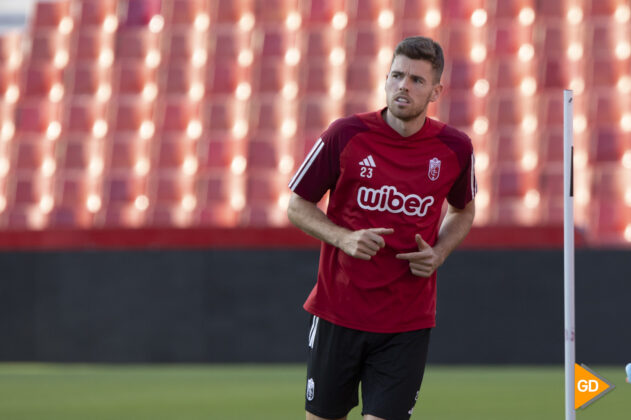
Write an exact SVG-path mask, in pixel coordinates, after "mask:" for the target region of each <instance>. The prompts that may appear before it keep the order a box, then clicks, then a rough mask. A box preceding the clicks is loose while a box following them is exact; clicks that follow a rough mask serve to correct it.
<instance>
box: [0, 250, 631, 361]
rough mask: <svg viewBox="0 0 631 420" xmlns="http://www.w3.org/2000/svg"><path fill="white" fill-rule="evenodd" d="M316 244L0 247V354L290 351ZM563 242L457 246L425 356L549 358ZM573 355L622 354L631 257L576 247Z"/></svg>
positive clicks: (559, 317)
mask: <svg viewBox="0 0 631 420" xmlns="http://www.w3.org/2000/svg"><path fill="white" fill-rule="evenodd" d="M317 255H318V254H317V252H316V251H296V250H293V251H291V250H274V251H243V250H239V251H225V250H221V251H219V250H208V251H127V252H122V251H121V252H112V251H109V252H108V251H98V252H97V251H94V252H92V251H90V252H19V253H18V252H15V253H12V252H5V253H0V273H1V277H0V360H7V361H20V360H38V361H82V362H299V361H303V360H304V358H305V352H306V340H307V328H308V322H309V319H308V315H307V314H306V313H305V312H304V311H303V310H302V303H303V301H304V299H305V298H306V296H307V295H308V293H309V291H310V289H311V287H312V285H313V282H314V281H315V274H316V269H317ZM562 261H563V260H562V252H561V251H556V250H555V251H470V250H466V251H458V252H456V253H454V254H453V255H452V256H451V257H450V258H449V260H448V261H447V264H446V265H445V266H444V267H443V268H441V270H440V272H439V289H438V290H439V292H438V293H439V297H438V324H439V325H438V327H437V328H436V329H435V330H434V332H433V336H432V345H431V350H430V361H431V362H433V363H560V362H562V360H563V262H562ZM576 261H577V269H576V273H577V291H576V301H577V305H576V306H577V315H576V325H577V361H579V362H582V363H586V364H596V363H616V364H620V363H626V362H629V361H631V328H630V327H629V323H630V322H631V255H630V253H629V252H628V251H600V250H599V251H594V250H581V251H577V255H576Z"/></svg>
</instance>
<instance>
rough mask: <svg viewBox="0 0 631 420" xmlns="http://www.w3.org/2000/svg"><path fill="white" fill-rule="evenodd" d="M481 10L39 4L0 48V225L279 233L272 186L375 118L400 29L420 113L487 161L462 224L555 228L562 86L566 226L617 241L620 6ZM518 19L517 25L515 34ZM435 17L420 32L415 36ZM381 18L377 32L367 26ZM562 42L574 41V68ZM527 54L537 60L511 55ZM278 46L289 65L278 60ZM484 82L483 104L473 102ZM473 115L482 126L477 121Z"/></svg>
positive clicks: (622, 211) (74, 0)
mask: <svg viewBox="0 0 631 420" xmlns="http://www.w3.org/2000/svg"><path fill="white" fill-rule="evenodd" d="M491 3H492V4H490V3H489V2H484V1H482V0H474V1H465V0H443V1H440V2H421V1H411V0H396V1H395V0H366V1H364V0H361V1H344V0H318V1H315V0H312V1H297V0H272V1H265V0H235V1H224V0H220V1H217V0H99V1H94V0H61V1H53V2H51V1H39V2H38V3H36V5H35V6H34V11H33V16H32V17H31V18H30V19H29V27H28V30H26V31H24V33H22V34H13V33H7V34H3V35H1V36H0V157H2V158H3V159H4V158H6V159H8V160H9V165H8V166H9V167H8V171H7V173H6V174H5V173H4V172H3V173H2V174H0V193H2V194H4V195H5V197H6V202H7V204H6V209H3V210H0V227H1V228H2V229H7V228H11V229H34V228H53V229H54V228H57V227H64V228H68V229H73V228H75V229H84V228H112V227H138V226H147V227H159V228H161V229H162V228H167V229H168V228H175V227H188V228H191V229H195V228H197V227H199V226H204V227H234V226H241V227H250V226H286V225H287V224H288V222H287V219H286V217H285V215H284V210H283V209H282V207H281V205H282V204H283V203H284V200H285V199H286V196H287V194H288V189H287V185H286V184H287V181H288V179H287V178H288V177H289V176H290V175H291V174H288V173H287V172H289V171H294V170H295V169H296V168H297V167H298V166H299V165H300V163H301V162H302V160H303V159H304V157H305V156H306V154H307V153H308V152H309V150H310V149H311V146H312V145H313V143H314V142H315V141H316V139H317V138H318V136H320V134H321V133H322V132H323V131H324V130H325V129H326V128H327V126H328V125H329V123H330V122H331V121H332V120H334V119H336V118H338V117H341V116H344V115H348V114H352V113H356V112H367V111H374V110H375V109H376V108H377V107H381V106H383V105H384V104H383V103H382V101H383V99H382V96H380V95H383V85H384V81H385V75H386V73H387V71H388V64H389V57H383V56H381V57H380V55H382V54H383V53H384V52H388V55H389V51H390V50H391V49H393V48H394V47H395V46H396V43H397V41H398V40H399V39H400V37H401V35H402V34H410V35H418V34H426V35H428V36H432V37H434V38H436V39H437V40H438V41H439V42H440V43H441V45H442V46H443V48H444V51H445V55H446V62H445V72H444V75H443V79H442V83H443V84H444V86H445V90H444V92H443V94H442V96H441V98H440V99H439V101H438V102H437V103H435V104H431V105H430V107H429V108H428V112H429V114H430V115H432V116H434V117H436V118H439V119H441V120H443V121H444V122H446V123H449V124H451V125H453V126H455V127H457V128H459V129H461V130H463V131H465V132H467V133H469V134H470V135H471V137H472V139H473V143H474V145H475V149H476V150H475V151H476V153H477V154H478V156H483V157H484V159H481V160H480V162H482V163H484V167H479V168H478V176H479V178H480V180H481V181H480V184H481V185H484V192H485V193H486V194H487V197H488V200H489V203H488V206H487V207H486V208H485V209H484V214H483V216H482V218H481V219H480V220H479V221H478V222H476V223H479V224H480V227H482V228H484V227H485V226H490V225H505V226H507V227H508V228H509V229H510V228H511V227H513V226H542V225H546V226H547V225H556V226H559V225H560V224H561V222H562V217H563V216H562V213H563V212H562V208H563V197H562V182H561V179H562V161H563V148H562V140H563V100H562V90H563V89H566V88H568V87H570V85H571V86H572V87H573V88H574V89H575V101H574V113H575V116H576V117H577V119H576V120H575V123H576V127H577V128H580V130H577V132H576V133H575V139H576V144H575V150H576V156H578V157H579V158H580V161H578V163H577V168H579V169H580V176H577V177H576V179H575V184H576V185H575V188H576V191H579V192H580V194H577V200H576V203H575V206H576V208H577V213H576V214H577V216H576V217H577V223H578V224H580V225H581V228H582V229H583V230H584V231H585V232H586V235H587V236H586V237H587V238H588V240H589V241H591V242H589V243H590V244H596V245H600V244H615V245H620V244H627V243H628V242H631V240H629V238H626V239H625V238H624V235H623V232H624V230H625V229H627V226H628V225H630V224H631V214H630V212H631V211H629V208H630V207H629V205H628V201H629V197H628V191H627V189H628V182H626V180H628V176H629V173H628V171H629V166H631V158H630V153H631V140H630V139H631V137H630V136H629V133H628V129H629V121H628V119H629V115H628V114H629V113H630V112H631V101H629V99H628V90H629V85H630V83H629V79H628V77H630V76H631V73H630V72H629V66H628V64H629V60H628V59H625V58H624V57H618V56H616V46H617V44H618V42H619V41H621V40H625V39H626V38H625V36H626V35H625V34H626V32H627V29H628V28H627V26H628V25H627V24H626V23H620V22H618V21H617V20H616V17H615V12H616V9H617V7H618V5H619V2H618V1H615V0H604V1H591V2H583V3H581V4H580V7H581V8H582V11H583V19H582V22H581V23H580V25H578V26H573V25H572V24H571V23H569V21H568V19H567V16H566V15H567V11H568V7H569V6H568V4H567V2H534V1H527V2H520V1H517V0H502V1H497V2H491ZM577 5H578V3H577ZM524 7H531V8H532V9H533V11H534V12H535V16H536V18H535V20H534V22H533V23H526V24H522V23H520V21H519V14H520V12H521V11H522V8H524ZM433 8H436V9H437V10H438V11H439V12H440V14H441V22H440V24H439V25H438V26H437V27H429V26H428V24H429V22H426V15H427V12H428V11H429V10H430V9H433ZM478 8H483V9H484V10H486V12H487V13H488V18H487V21H486V22H485V23H484V24H483V25H482V26H480V27H476V26H475V25H474V24H473V22H472V21H471V15H472V13H473V11H474V10H476V9H478ZM385 10H390V11H392V12H393V13H394V25H393V26H391V27H389V26H388V25H387V23H388V22H384V21H383V20H382V21H381V22H380V16H381V17H383V16H384V15H382V12H383V11H385ZM290 12H298V13H299V16H300V23H299V24H298V25H296V26H295V27H291V25H290V23H292V22H291V21H288V20H287V17H288V15H289V13H290ZM337 13H340V14H339V15H337V17H336V21H335V23H336V25H339V24H341V23H344V14H345V16H346V18H347V21H346V22H345V23H344V25H341V26H338V27H336V28H334V27H333V17H334V16H336V14H337ZM342 13H343V14H342ZM206 16H207V17H208V26H206V24H205V22H206V21H205V17H206ZM112 17H115V19H112ZM243 17H253V22H254V24H253V26H251V27H250V26H248V22H247V20H241V19H242V18H243ZM162 19H163V22H162ZM162 23H163V25H162ZM293 23H296V22H293ZM572 42H580V43H581V45H582V47H583V55H582V57H581V58H579V59H577V60H574V61H573V59H574V58H572V57H569V56H568V47H569V46H570V45H571V43H572ZM476 43H483V44H484V45H485V47H486V58H485V60H483V61H482V62H476V61H475V60H473V59H472V56H471V49H472V47H473V46H474V45H475V44H476ZM524 43H528V44H531V45H532V46H533V47H534V50H535V57H533V58H532V59H529V60H524V61H522V60H520V56H519V50H520V48H521V46H522V45H523V44H524ZM290 48H296V49H297V50H298V52H299V54H300V59H299V60H297V62H291V61H290V60H287V59H286V54H287V52H288V51H289V49H290ZM338 49H339V50H338ZM110 50H111V51H112V52H113V57H112V62H111V63H110V62H109V59H108V58H109V57H108V56H107V55H106V53H107V52H108V51H110ZM333 51H335V54H334V55H333V56H332V54H331V53H332V52H333ZM338 51H339V52H340V54H338ZM621 52H622V53H624V51H621ZM150 53H151V55H150ZM250 53H251V57H250ZM342 53H343V54H342ZM618 54H620V51H618ZM66 56H67V60H66ZM287 57H288V58H291V57H290V56H287ZM148 58H149V59H148ZM250 58H251V59H250ZM386 58H387V59H386ZM521 58H522V59H524V57H523V56H522V57H521ZM526 78H533V79H534V80H535V81H536V89H535V90H534V92H533V91H531V92H529V91H528V90H527V89H524V88H528V85H527V84H523V85H522V83H523V82H524V80H528V79H526ZM481 79H484V80H486V81H488V83H489V90H488V92H484V91H482V92H481V91H480V89H479V85H478V86H477V87H476V88H475V92H474V86H476V82H478V81H479V80H481ZM581 82H582V83H583V84H584V86H582V85H581ZM338 84H339V86H338ZM293 87H295V92H293V90H294V89H293ZM332 89H334V90H332ZM294 93H295V94H294ZM337 94H340V95H337ZM527 115H533V116H534V117H536V126H530V128H534V130H532V131H528V129H529V127H528V126H527V125H525V124H523V122H524V120H525V116H527ZM481 117H484V118H487V119H488V122H489V125H488V129H484V130H479V128H480V125H479V124H475V125H474V123H476V122H479V121H481V120H480V118H481ZM583 118H584V119H583ZM193 121H194V122H197V121H199V123H200V124H201V127H202V130H201V132H199V131H197V130H192V129H193V128H198V127H195V126H193V125H191V124H190V123H191V122H193ZM584 121H585V122H586V125H585V126H584V125H583V122H584ZM97 122H98V123H99V125H96V126H95V123H97ZM102 122H105V124H102ZM294 122H295V125H296V130H295V132H294V130H293V123H294ZM287 123H290V124H289V125H287ZM95 128H96V129H95ZM482 128H484V127H482ZM474 129H475V131H474ZM476 131H477V132H476ZM526 150H528V151H529V152H530V153H532V152H534V155H532V154H526ZM288 156H291V158H292V159H293V162H292V159H287V157H288ZM487 158H488V162H487ZM50 159H53V160H52V161H51V160H50ZM45 160H46V164H45V165H44V161H45ZM51 162H54V167H53V165H51V164H50V163H51ZM585 165H586V166H585ZM3 168H6V165H5V164H3ZM526 169H528V170H526ZM4 170H5V169H3V171H4ZM44 194H52V195H53V198H54V205H53V206H52V209H51V208H49V207H50V206H49V204H50V203H49V202H46V201H45V200H44V201H43V202H42V197H44ZM90 194H102V195H100V196H99V197H100V198H101V203H100V206H99V205H97V204H98V202H95V201H94V200H92V204H91V209H88V208H87V197H88V196H89V195H90ZM140 195H146V197H147V202H144V199H140V200H137V198H138V197H139V196H140ZM579 196H580V197H579ZM185 197H186V200H184V201H183V198H185ZM627 236H628V234H627Z"/></svg>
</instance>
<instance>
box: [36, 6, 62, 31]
mask: <svg viewBox="0 0 631 420" xmlns="http://www.w3.org/2000/svg"><path fill="white" fill-rule="evenodd" d="M70 7H71V1H70V0H59V1H52V2H37V3H36V7H35V14H34V17H33V28H34V29H35V30H40V29H57V27H58V26H59V23H60V22H61V20H62V19H63V18H64V17H66V16H70Z"/></svg>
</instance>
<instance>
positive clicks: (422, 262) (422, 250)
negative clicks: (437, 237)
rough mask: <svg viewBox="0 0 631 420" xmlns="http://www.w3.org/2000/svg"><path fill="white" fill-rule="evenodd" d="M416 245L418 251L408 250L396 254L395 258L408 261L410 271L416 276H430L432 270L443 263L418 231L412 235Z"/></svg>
mask: <svg viewBox="0 0 631 420" xmlns="http://www.w3.org/2000/svg"><path fill="white" fill-rule="evenodd" d="M414 239H416V244H417V245H418V252H408V253H406V254H397V259H399V260H407V261H409V262H410V271H411V272H412V274H414V275H415V276H418V277H425V278H427V277H430V276H431V275H432V274H433V273H434V271H436V269H437V268H438V267H440V265H441V264H442V263H443V259H442V258H441V256H440V255H439V254H438V253H437V252H436V251H434V248H432V247H431V246H430V245H429V244H428V243H427V242H425V241H424V240H423V238H422V237H421V235H419V234H418V233H417V234H416V236H415V237H414Z"/></svg>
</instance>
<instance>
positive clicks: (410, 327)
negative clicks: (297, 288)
mask: <svg viewBox="0 0 631 420" xmlns="http://www.w3.org/2000/svg"><path fill="white" fill-rule="evenodd" d="M304 309H305V310H306V311H307V312H309V313H310V314H312V315H315V316H317V317H318V318H322V319H324V320H325V321H328V322H330V323H332V324H335V325H337V326H339V327H344V328H350V329H353V330H358V331H365V332H371V333H380V334H396V333H404V332H409V331H416V330H423V329H426V328H434V327H435V326H436V320H435V319H432V320H421V321H418V322H417V323H410V324H405V325H402V326H393V327H389V328H374V327H366V326H365V325H362V324H359V323H358V324H355V323H353V322H348V321H345V320H342V319H340V318H338V317H336V316H333V315H331V314H329V313H327V312H322V311H319V310H317V309H314V308H308V307H306V306H304Z"/></svg>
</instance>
